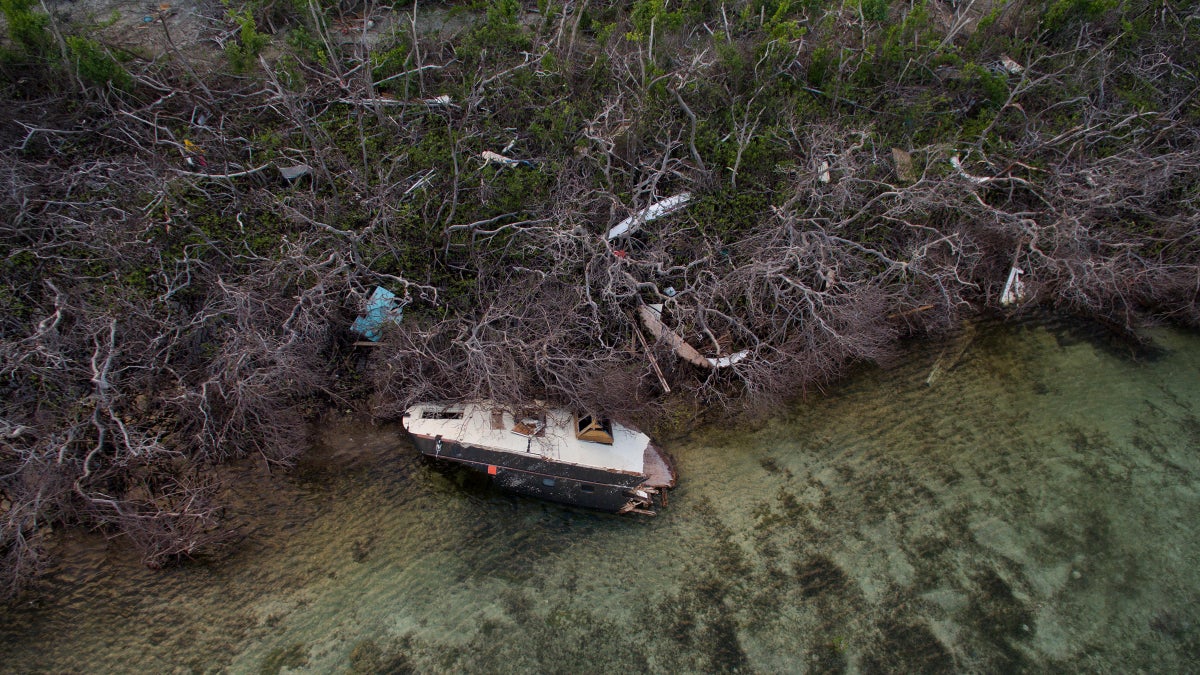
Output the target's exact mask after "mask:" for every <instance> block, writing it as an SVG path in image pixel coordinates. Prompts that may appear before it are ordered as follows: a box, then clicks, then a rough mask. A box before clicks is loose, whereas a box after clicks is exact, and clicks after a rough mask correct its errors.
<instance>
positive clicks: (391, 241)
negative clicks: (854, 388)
mask: <svg viewBox="0 0 1200 675" xmlns="http://www.w3.org/2000/svg"><path fill="white" fill-rule="evenodd" d="M40 7H41V6H40V5H38V4H37V3H33V2H32V1H31V0H0V10H2V11H3V15H4V18H5V22H4V25H5V26H6V28H7V40H6V41H5V42H4V43H3V46H2V48H0V87H2V88H3V94H2V95H0V106H2V107H3V115H0V119H3V120H4V121H3V122H2V123H0V170H2V172H3V177H4V178H3V190H2V192H0V199H2V200H3V209H4V212H5V218H4V219H3V222H2V223H0V250H2V255H0V265H2V266H3V273H2V274H0V374H2V379H0V387H3V390H4V395H3V399H2V401H0V495H2V498H3V499H2V501H0V555H2V556H3V562H2V563H0V571H2V575H3V578H4V584H5V588H6V589H7V590H8V591H10V592H15V591H16V590H18V589H19V588H20V587H21V584H22V583H23V582H24V581H25V580H28V579H30V578H31V577H33V576H34V575H35V574H36V572H37V570H38V569H39V565H41V564H43V563H44V560H45V557H44V555H43V552H44V544H45V532H46V530H47V528H48V526H50V525H54V524H58V523H64V524H70V525H82V526H88V527H99V528H103V529H105V530H107V531H111V532H123V533H125V534H126V535H128V536H129V537H130V538H131V540H132V541H133V542H134V543H135V544H136V545H137V546H138V547H139V548H140V550H141V551H142V552H143V554H144V556H145V559H146V561H147V563H148V564H153V565H158V564H162V563H164V562H167V561H170V560H174V559H177V558H179V557H181V556H195V555H198V554H201V553H203V552H204V551H205V550H207V549H209V548H211V547H213V546H217V545H219V544H220V543H221V542H222V541H225V539H226V537H227V536H228V533H227V532H225V531H224V530H223V529H222V527H221V522H220V518H219V514H220V511H219V506H220V505H219V503H217V500H216V499H215V495H216V493H217V487H218V486H217V481H216V479H215V478H214V475H215V473H214V471H213V467H214V466H216V465H218V464H219V463H221V462H223V461H226V460H228V459H230V458H236V457H242V456H246V455H248V454H253V453H258V454H260V455H261V456H262V457H263V458H265V459H266V460H267V461H269V462H272V463H279V464H287V463H289V462H290V461H291V460H292V459H293V458H294V457H295V455H296V454H297V453H298V452H299V451H300V449H302V448H303V446H304V438H305V434H306V427H307V421H308V420H309V419H311V418H312V417H313V416H314V415H315V414H318V413H319V412H320V411H321V410H323V409H325V408H326V407H327V406H328V405H330V404H331V403H336V404H337V405H338V406H340V407H346V406H349V407H351V408H355V407H357V408H360V409H366V410H369V411H370V412H371V413H372V414H376V415H379V416H383V417H387V416H393V415H396V414H397V413H398V412H399V411H400V410H402V409H403V408H404V407H405V406H406V405H407V404H408V403H410V402H411V401H413V400H416V399H424V398H430V397H438V398H468V397H488V398H494V399H497V400H500V401H503V402H509V403H513V402H518V401H524V400H528V399H530V398H541V399H545V400H550V401H555V402H558V403H561V404H565V405H571V406H574V407H577V408H589V409H598V410H604V411H607V412H608V413H610V414H614V415H618V416H633V417H638V416H640V418H641V419H642V421H643V422H655V421H656V420H657V421H659V422H661V421H662V420H671V419H676V420H678V419H686V418H687V417H688V416H690V415H692V414H693V411H694V410H696V409H697V406H707V407H708V409H714V408H716V409H723V410H748V409H756V410H762V409H765V407H766V406H767V405H769V404H770V403H772V402H774V401H778V400H780V399H782V398H784V397H788V396H794V395H796V394H797V393H799V392H801V391H803V390H804V389H805V388H806V387H808V386H811V385H812V384H814V383H818V382H820V381H822V380H824V379H827V378H829V377H832V376H834V375H836V374H837V373H838V371H839V369H840V368H842V367H843V366H844V365H845V364H847V363H849V362H852V361H856V360H857V361H862V360H868V361H869V360H878V359H880V358H883V357H885V356H886V355H887V353H888V350H889V347H890V345H892V344H893V343H894V342H895V341H896V340H897V339H898V338H899V337H900V336H903V335H906V334H914V333H922V332H929V331H938V330H944V329H947V328H949V327H952V326H954V325H956V323H957V322H958V320H959V319H960V318H961V317H962V316H963V315H965V314H970V313H976V312H980V311H989V310H998V309H1000V303H999V297H1000V294H1001V290H1002V288H1003V287H1004V285H1005V282H1006V280H1007V278H1008V276H1009V271H1010V268H1011V267H1013V266H1018V267H1020V268H1021V269H1022V270H1024V272H1025V275H1024V280H1025V283H1026V293H1025V295H1024V297H1023V298H1021V300H1020V302H1019V303H1017V306H1014V307H1012V308H1009V311H1017V310H1019V309H1020V307H1022V306H1034V305H1042V306H1045V305H1049V306H1055V307H1058V308H1061V309H1063V310H1066V311H1071V312H1076V313H1081V314H1084V315H1088V316H1091V317H1095V318H1098V319H1102V320H1104V321H1106V322H1109V323H1111V324H1112V325H1115V326H1119V327H1132V326H1134V325H1135V324H1137V323H1138V322H1141V321H1144V320H1147V319H1166V320H1171V321H1175V322H1179V323H1183V324H1188V325H1193V326H1194V325H1196V324H1197V322H1198V321H1200V312H1198V310H1197V302H1196V300H1197V292H1198V289H1200V273H1198V266H1197V263H1198V262H1200V246H1198V241H1197V237H1198V236H1200V235H1198V229H1197V213H1198V204H1197V200H1198V190H1197V187H1198V181H1200V103H1198V101H1200V99H1198V97H1197V96H1196V92H1197V89H1198V82H1200V80H1198V79H1197V76H1198V74H1200V69H1198V68H1197V62H1196V60H1195V54H1196V53H1200V49H1198V48H1200V15H1197V14H1196V13H1195V10H1194V8H1189V7H1186V6H1183V5H1180V4H1175V3H1162V2H1157V1H1150V0H1052V1H1041V0H1012V1H1009V2H1003V1H1000V0H997V1H996V2H992V3H987V2H980V1H976V2H970V3H966V4H961V5H955V4H947V3H943V2H940V0H915V1H914V2H911V3H893V4H889V3H888V2H885V1H884V0H846V1H845V2H842V3H838V4H829V3H823V2H818V1H816V0H804V1H791V0H733V1H729V2H716V1H713V0H707V1H704V0H681V1H674V2H668V1H667V0H637V1H636V2H633V3H618V2H606V1H604V0H579V1H571V2H565V3H564V2H558V1H556V0H539V2H538V3H537V5H536V6H534V5H533V4H528V3H527V4H522V3H520V2H518V1H517V0H493V1H491V2H477V3H474V4H470V5H462V6H457V5H456V6H447V5H441V4H438V3H413V4H411V5H404V6H396V7H391V6H382V5H371V4H367V5H363V4H355V2H354V0H347V1H346V2H342V3H340V4H338V3H333V2H331V0H308V2H307V3H305V2H302V1H301V0H253V1H252V2H249V3H247V4H245V5H243V6H238V7H236V8H234V9H230V10H217V9H215V8H211V7H207V8H206V7H204V6H201V7H200V8H199V9H198V11H209V12H211V13H212V14H213V15H214V16H219V17H220V18H221V19H222V20H223V21H224V23H225V25H226V27H227V30H225V31H224V32H222V33H221V34H220V35H219V36H217V38H218V41H219V42H221V43H222V45H223V47H222V49H220V50H212V49H203V48H200V47H197V46H196V45H191V46H188V45H182V46H181V45H179V44H177V43H176V42H175V41H174V40H173V39H172V38H171V33H170V32H169V30H168V26H169V25H170V20H169V19H168V18H167V17H159V19H158V20H157V22H156V23H155V25H156V26H161V34H162V35H163V36H165V37H164V39H163V40H162V41H161V42H159V43H155V44H156V45H157V48H153V45H151V46H147V45H141V46H138V45H129V44H108V43H106V42H105V41H104V40H103V39H101V38H100V37H99V36H100V35H101V33H100V32H98V31H97V30H96V26H94V25H86V24H82V23H80V22H78V21H75V22H67V21H64V20H62V18H61V17H59V16H56V15H50V16H47V15H46V14H44V13H42V12H41V10H40ZM1188 12H1191V14H1188ZM430 16H435V17H436V20H433V19H430V18H429V17H430ZM147 18H148V19H150V18H152V17H147ZM431 25H437V26H442V28H441V29H440V30H438V29H434V28H431V27H430V26H431ZM454 26H461V27H460V28H453V27H454ZM155 35H158V33H155ZM445 97H448V99H447V98H445ZM484 151H490V152H495V153H503V154H504V155H506V156H508V157H511V158H515V159H520V160H523V161H522V162H521V163H519V164H512V165H509V164H504V163H495V162H492V163H486V162H485V161H484V160H483V159H481V153H483V152H484ZM300 165H304V166H306V167H308V169H309V170H308V171H307V173H306V175H303V176H301V177H299V178H294V179H291V180H288V179H285V178H283V177H281V175H280V172H279V171H278V169H280V168H290V167H295V166H300ZM301 173H304V172H303V171H302V172H301ZM681 192H690V193H692V194H693V195H694V199H693V201H692V203H691V204H690V205H689V206H688V207H687V208H686V209H685V210H682V211H679V212H677V213H675V214H673V215H671V216H669V217H666V218H662V219H659V220H655V221H652V222H649V223H646V224H645V226H644V227H642V228H641V229H640V230H638V231H637V232H635V233H633V234H632V235H630V236H628V237H624V238H620V239H616V240H613V241H608V240H606V238H605V236H604V233H605V232H606V231H607V229H608V228H609V227H611V226H612V225H613V224H615V223H616V222H617V221H619V220H621V219H623V218H625V217H626V216H628V215H629V214H630V213H633V212H635V211H637V210H638V209H641V208H643V207H645V206H647V205H649V204H651V203H654V202H656V201H658V200H660V199H662V198H664V197H668V196H671V195H675V194H678V193H681ZM376 285H382V286H385V287H387V288H389V289H391V290H393V291H395V292H396V293H397V294H398V295H400V296H402V297H403V298H405V299H406V300H407V301H408V305H407V306H406V308H405V314H406V315H405V317H404V321H403V323H402V324H401V325H399V326H388V327H387V328H386V330H385V337H384V340H383V342H382V346H379V347H374V348H361V347H360V348H355V347H352V346H351V344H352V342H353V341H354V340H355V339H356V336H355V335H353V334H351V333H350V332H349V330H348V326H349V323H350V321H351V320H352V319H353V318H354V316H355V315H356V313H357V312H358V311H360V310H361V308H362V306H363V303H364V301H365V299H366V297H367V296H368V295H369V294H370V292H371V291H372V290H373V288H374V287H375V286H376ZM669 289H673V290H669ZM658 302H661V303H665V313H666V317H667V321H668V323H669V324H671V325H672V326H675V327H676V329H677V330H678V331H679V332H680V333H681V334H682V335H683V336H684V337H686V338H687V339H689V340H690V341H691V342H692V344H694V345H696V346H697V347H698V348H700V349H701V350H702V351H705V352H706V353H709V354H712V355H727V354H729V353H731V352H734V351H737V350H742V349H745V350H748V351H749V356H748V357H747V358H746V359H745V360H743V361H741V362H739V363H738V364H736V365H735V366H732V367H729V368H722V369H703V368H698V367H695V366H693V365H691V364H688V363H686V362H683V361H681V360H679V359H678V358H676V357H675V355H674V354H673V353H672V352H671V350H670V349H669V348H668V347H667V346H666V345H664V344H658V345H655V344H654V343H653V337H652V336H649V334H647V333H646V331H645V330H641V329H639V324H638V323H637V319H636V317H637V308H638V306H639V305H641V304H642V303H658ZM639 332H640V333H641V336H639ZM647 338H648V341H647V342H646V344H647V348H643V347H642V342H641V340H643V339H647ZM647 349H648V350H649V353H647ZM668 387H669V388H670V389H671V390H672V391H673V393H672V394H671V395H669V396H664V393H665V392H666V389H667V388H668Z"/></svg>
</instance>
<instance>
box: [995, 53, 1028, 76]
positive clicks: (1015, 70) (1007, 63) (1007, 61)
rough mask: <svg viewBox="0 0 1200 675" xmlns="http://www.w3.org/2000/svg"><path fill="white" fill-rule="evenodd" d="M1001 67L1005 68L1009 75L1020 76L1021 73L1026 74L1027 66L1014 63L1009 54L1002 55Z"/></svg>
mask: <svg viewBox="0 0 1200 675" xmlns="http://www.w3.org/2000/svg"><path fill="white" fill-rule="evenodd" d="M1000 67H1001V68H1003V69H1004V70H1005V72H1007V73H1008V74H1009V75H1020V74H1021V73H1023V72H1025V66H1022V65H1021V64H1019V63H1017V62H1016V61H1013V60H1012V59H1011V58H1010V57H1009V56H1008V54H1001V55H1000Z"/></svg>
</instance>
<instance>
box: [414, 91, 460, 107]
mask: <svg viewBox="0 0 1200 675" xmlns="http://www.w3.org/2000/svg"><path fill="white" fill-rule="evenodd" d="M421 102H422V103H424V104H425V105H427V106H429V107H431V108H435V107H442V108H448V107H450V105H451V104H452V103H453V101H452V100H451V98H450V94H442V95H441V96H434V97H433V98H426V99H422V100H421Z"/></svg>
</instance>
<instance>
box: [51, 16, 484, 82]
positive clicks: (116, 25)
mask: <svg viewBox="0 0 1200 675" xmlns="http://www.w3.org/2000/svg"><path fill="white" fill-rule="evenodd" d="M46 4H47V7H49V9H50V10H51V11H52V12H53V13H54V15H55V17H56V18H57V19H58V20H59V21H60V22H61V23H62V24H63V25H66V26H68V27H69V30H71V31H72V32H83V33H88V34H89V35H90V36H91V37H93V38H95V39H97V40H99V41H100V42H101V43H103V44H105V45H107V46H109V47H112V48H118V49H125V50H129V51H131V52H133V53H135V54H139V55H141V56H142V57H144V58H147V59H154V58H158V57H159V56H161V55H163V54H168V53H177V54H182V55H184V56H186V57H187V58H188V59H189V61H190V62H191V64H192V65H193V67H197V68H198V69H205V67H206V68H213V69H215V68H220V67H222V62H221V60H220V58H219V57H220V56H221V54H222V53H223V51H224V47H225V43H226V42H228V41H230V40H236V36H237V24H236V23H235V22H234V21H232V20H230V19H229V18H228V8H227V7H226V6H225V5H223V4H222V3H221V2H220V0H163V1H162V2H147V1H146V0H47V3H46ZM413 17H414V14H413V9H412V8H406V9H404V10H396V9H393V8H392V7H374V8H372V9H369V10H364V11H361V12H358V13H355V14H351V15H347V16H343V17H330V38H331V39H332V40H334V41H336V42H338V43H339V44H342V45H351V44H355V43H360V44H363V45H365V46H367V47H368V48H372V47H376V46H381V45H386V44H389V43H391V42H393V41H394V40H395V38H396V36H397V34H398V33H401V32H403V33H409V32H411V31H412V26H413ZM473 20H474V16H473V15H472V14H471V13H469V12H452V11H451V10H450V9H449V8H447V7H443V6H440V5H439V6H434V7H428V6H420V7H418V8H417V9H416V26H417V31H418V33H419V34H420V35H421V37H422V38H426V39H437V38H443V39H444V38H450V37H453V36H454V35H456V34H457V33H459V32H461V31H463V30H465V29H466V28H467V27H468V26H469V25H470V24H471V23H472V21H473ZM259 30H262V31H269V30H270V29H269V27H265V26H260V27H259Z"/></svg>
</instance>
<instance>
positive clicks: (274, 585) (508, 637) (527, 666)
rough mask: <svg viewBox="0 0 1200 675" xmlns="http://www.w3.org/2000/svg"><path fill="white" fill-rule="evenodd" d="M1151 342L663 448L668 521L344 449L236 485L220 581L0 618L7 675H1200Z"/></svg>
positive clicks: (976, 351)
mask: <svg viewBox="0 0 1200 675" xmlns="http://www.w3.org/2000/svg"><path fill="white" fill-rule="evenodd" d="M1152 337H1153V339H1154V340H1155V342H1156V344H1157V345H1158V346H1159V348H1160V352H1159V353H1158V355H1157V356H1155V357H1154V358H1140V359H1133V358H1131V357H1130V355H1129V354H1128V353H1124V354H1122V353H1121V352H1120V351H1119V350H1113V349H1110V348H1108V347H1106V346H1104V345H1103V344H1101V343H1097V342H1095V341H1092V340H1089V339H1087V336H1086V335H1081V334H1080V333H1079V332H1078V331H1077V330H1075V329H1072V328H1069V327H1067V326H1063V325H1045V324H1043V325H1025V326H1021V327H1016V328H1013V327H1000V326H980V327H979V328H978V330H976V331H975V332H974V334H973V337H971V338H970V339H969V341H968V339H965V338H964V339H962V340H960V341H959V342H957V343H955V344H950V345H946V346H942V345H938V346H934V347H925V348H914V349H913V350H912V351H911V352H910V353H909V354H908V355H907V357H906V358H905V359H903V360H902V361H901V363H900V365H898V366H897V367H894V368H892V369H889V370H878V369H872V370H866V371H864V372H861V373H859V374H857V375H855V376H853V377H851V378H849V379H848V380H847V381H846V382H844V383H843V384H840V385H838V386H836V387H834V388H832V389H831V390H830V391H829V392H827V394H826V396H825V397H822V398H811V399H810V400H808V401H801V402H798V403H797V404H796V405H795V406H794V408H793V409H791V410H790V411H788V412H787V413H786V414H784V415H782V416H780V417H778V418H776V419H774V420H772V421H771V422H769V423H767V424H765V425H762V426H760V427H757V428H753V429H748V430H747V429H742V430H734V429H728V430H725V429H712V428H709V429H704V430H702V431H699V432H697V433H696V434H694V435H693V436H691V437H689V438H686V439H683V440H681V441H676V442H669V443H666V444H665V445H666V447H667V448H668V450H670V451H671V452H672V453H673V454H674V455H675V457H676V459H677V461H678V468H679V472H680V476H681V480H682V484H681V486H680V488H679V489H677V490H676V491H675V492H674V493H672V496H671V504H670V506H669V508H667V509H666V510H664V511H663V512H661V513H660V515H659V516H658V517H657V518H653V519H635V518H626V517H616V516H609V515H604V514H596V513H589V512H584V511H579V510H573V509H570V508H564V507H560V506H556V505H552V504H546V503H541V502H538V501H535V500H529V499H524V498H516V497H510V496H507V495H504V494H501V493H497V492H494V491H492V490H490V489H489V488H487V487H486V485H484V484H481V483H479V482H477V481H475V480H474V479H472V478H470V477H468V476H467V475H465V474H461V473H456V472H454V471H449V470H445V469H439V468H437V467H435V466H433V465H431V464H429V463H428V462H426V461H424V460H421V459H419V458H417V457H416V456H415V453H414V452H413V451H412V449H411V447H410V446H408V445H407V443H405V442H404V441H403V440H402V439H401V438H400V435H399V433H398V430H397V429H395V428H388V427H380V428H370V427H366V426H363V425H359V426H354V425H350V424H346V425H339V426H333V427H330V428H327V429H325V430H324V432H323V433H322V435H321V440H320V441H319V443H318V444H317V447H316V448H314V450H313V451H312V453H310V456H309V457H308V459H306V461H305V463H304V464H303V465H302V466H301V467H300V469H299V470H298V471H297V472H295V473H294V474H293V475H291V476H289V477H287V478H284V479H275V480H273V481H272V480H267V479H264V478H262V477H261V476H259V474H258V472H257V471H256V470H254V469H250V468H247V469H244V472H245V474H246V475H245V476H243V478H244V479H246V480H245V481H244V483H243V487H241V488H239V489H240V490H241V492H240V493H239V494H236V495H233V497H234V498H235V501H236V502H237V503H239V504H240V505H241V506H240V507H239V508H240V515H239V516H238V517H239V518H241V519H242V520H243V521H244V523H245V531H246V533H247V535H248V536H247V539H246V540H245V541H244V542H243V543H242V544H241V545H240V547H239V548H238V549H237V550H236V551H235V552H234V553H232V554H230V555H228V556H227V557H225V558H224V559H222V560H220V561H213V562H211V563H207V564H193V565H189V566H185V567H183V568H179V569H174V570H167V571H164V572H152V571H149V570H145V569H142V568H140V567H139V566H138V565H137V563H136V560H133V559H131V557H130V555H129V553H128V552H127V551H126V549H125V548H124V546H123V545H122V544H121V543H120V542H119V541H117V542H111V543H109V544H107V550H106V553H105V554H104V555H103V556H97V555H95V553H94V551H95V549H96V547H97V542H101V546H102V547H103V546H104V544H103V540H102V539H99V538H98V537H97V539H95V540H89V541H82V542H76V543H75V545H74V546H73V547H71V548H68V550H65V551H63V552H62V555H63V560H64V562H63V564H62V565H61V566H60V567H59V568H58V569H57V570H56V571H55V572H54V574H53V575H52V576H51V578H50V579H49V580H48V581H47V582H46V583H45V584H44V585H43V588H42V590H41V591H39V593H38V594H37V595H35V596H34V597H32V598H29V599H26V601H24V602H23V603H22V604H21V605H18V606H15V607H10V608H7V609H5V610H4V614H3V615H2V617H0V669H2V670H5V671H12V672H16V671H21V672H28V671H53V672H163V673H168V672H189V671H231V672H247V673H254V672H269V673H275V672H289V671H291V672H347V671H349V672H405V671H415V672H489V673H491V672H539V673H554V672H564V673H567V672H570V673H579V672H647V671H670V672H683V671H690V672H710V671H725V672H728V671H743V672H839V671H847V672H913V671H937V670H946V671H957V672H964V671H966V672H972V671H974V672H998V671H1013V670H1020V669H1028V670H1037V671H1055V672H1059V671H1081V670H1083V671H1104V672H1132V671H1134V670H1135V669H1138V668H1141V669H1144V670H1147V671H1155V672H1184V671H1193V672H1195V671H1198V670H1200V530H1198V529H1197V527H1196V520H1197V516H1198V515H1200V454H1198V452H1197V447H1198V445H1200V410H1198V408H1200V337H1198V336H1196V335H1192V334H1185V333H1179V332H1174V331H1168V330H1159V331H1155V332H1153V333H1152ZM960 352H961V356H959V353H960ZM931 373H932V375H933V377H932V379H931V377H930V376H931Z"/></svg>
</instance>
